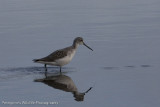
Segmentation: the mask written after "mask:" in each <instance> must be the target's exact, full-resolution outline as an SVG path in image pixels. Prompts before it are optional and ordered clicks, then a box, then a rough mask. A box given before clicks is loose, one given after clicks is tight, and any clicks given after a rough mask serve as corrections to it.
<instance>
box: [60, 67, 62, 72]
mask: <svg viewBox="0 0 160 107" xmlns="http://www.w3.org/2000/svg"><path fill="white" fill-rule="evenodd" d="M61 73H62V72H61V66H60V74H61Z"/></svg>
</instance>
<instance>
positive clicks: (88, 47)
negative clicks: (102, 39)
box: [83, 42, 93, 51]
mask: <svg viewBox="0 0 160 107" xmlns="http://www.w3.org/2000/svg"><path fill="white" fill-rule="evenodd" d="M83 45H84V46H86V47H87V48H88V49H90V50H92V51H93V49H92V48H90V47H89V46H88V45H86V44H85V43H84V42H83Z"/></svg>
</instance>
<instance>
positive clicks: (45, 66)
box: [44, 64, 47, 72]
mask: <svg viewBox="0 0 160 107" xmlns="http://www.w3.org/2000/svg"><path fill="white" fill-rule="evenodd" d="M44 68H45V72H47V64H44Z"/></svg>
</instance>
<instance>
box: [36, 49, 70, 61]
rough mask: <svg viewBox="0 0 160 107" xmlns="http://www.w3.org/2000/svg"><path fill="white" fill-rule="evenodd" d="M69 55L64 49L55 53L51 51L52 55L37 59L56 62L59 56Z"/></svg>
mask: <svg viewBox="0 0 160 107" xmlns="http://www.w3.org/2000/svg"><path fill="white" fill-rule="evenodd" d="M65 56H67V52H66V51H64V50H57V51H55V52H53V53H51V54H50V55H48V56H46V57H44V58H41V59H37V61H46V62H54V61H55V60H57V59H59V58H63V57H65Z"/></svg>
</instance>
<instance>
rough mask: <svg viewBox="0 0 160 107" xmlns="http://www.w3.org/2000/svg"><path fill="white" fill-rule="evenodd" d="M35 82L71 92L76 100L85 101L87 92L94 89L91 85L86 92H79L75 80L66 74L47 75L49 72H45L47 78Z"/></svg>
mask: <svg viewBox="0 0 160 107" xmlns="http://www.w3.org/2000/svg"><path fill="white" fill-rule="evenodd" d="M35 82H42V83H44V84H46V85H48V86H51V87H53V88H55V89H59V90H62V91H66V92H71V93H72V94H73V97H74V98H75V100H76V101H83V100H84V96H85V94H86V93H88V92H89V91H90V90H91V89H92V87H90V88H89V89H88V90H87V91H85V92H79V91H78V89H77V87H76V85H75V84H74V82H73V80H72V79H71V78H70V77H69V76H66V75H64V74H59V75H52V76H47V74H45V78H42V79H36V80H35Z"/></svg>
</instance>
